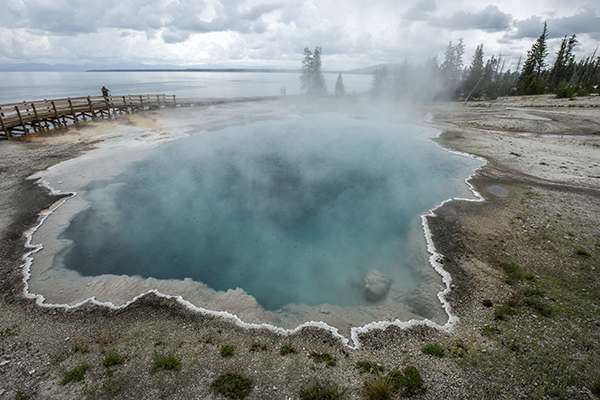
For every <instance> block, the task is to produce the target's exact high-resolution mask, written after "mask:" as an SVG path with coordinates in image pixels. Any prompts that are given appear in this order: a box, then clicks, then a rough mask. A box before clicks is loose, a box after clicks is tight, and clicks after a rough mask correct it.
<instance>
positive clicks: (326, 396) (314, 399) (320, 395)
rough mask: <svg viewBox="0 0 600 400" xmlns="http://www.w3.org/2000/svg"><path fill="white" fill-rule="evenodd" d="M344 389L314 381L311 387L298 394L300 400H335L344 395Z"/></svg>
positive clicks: (325, 382) (324, 382)
mask: <svg viewBox="0 0 600 400" xmlns="http://www.w3.org/2000/svg"><path fill="white" fill-rule="evenodd" d="M346 390H347V389H346V388H342V389H340V387H339V386H338V385H333V384H331V383H329V382H327V381H320V380H318V379H317V380H315V382H314V383H313V385H312V386H311V387H310V388H308V389H305V390H303V391H301V392H300V398H301V399H302V400H336V399H339V398H340V397H342V396H343V395H344V393H346Z"/></svg>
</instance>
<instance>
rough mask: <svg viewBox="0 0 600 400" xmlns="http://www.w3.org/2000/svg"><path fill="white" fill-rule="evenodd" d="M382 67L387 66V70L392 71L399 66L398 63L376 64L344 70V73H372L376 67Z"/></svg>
mask: <svg viewBox="0 0 600 400" xmlns="http://www.w3.org/2000/svg"><path fill="white" fill-rule="evenodd" d="M383 67H387V69H388V71H390V72H391V71H394V70H395V69H396V68H399V67H400V64H377V65H371V66H370V67H365V68H359V69H353V70H350V71H345V72H343V73H345V74H372V73H374V72H375V70H376V69H382V68H383Z"/></svg>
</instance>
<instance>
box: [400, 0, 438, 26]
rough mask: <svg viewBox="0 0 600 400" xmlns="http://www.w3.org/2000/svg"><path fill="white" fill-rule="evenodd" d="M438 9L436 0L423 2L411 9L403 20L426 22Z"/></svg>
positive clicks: (403, 16) (424, 0)
mask: <svg viewBox="0 0 600 400" xmlns="http://www.w3.org/2000/svg"><path fill="white" fill-rule="evenodd" d="M436 9H437V5H436V4H435V0H421V1H419V2H418V3H417V4H416V5H415V6H414V7H411V8H409V9H408V11H406V12H405V13H404V15H402V18H403V19H405V20H408V21H425V20H427V19H429V17H430V14H431V13H432V12H434V11H435V10H436Z"/></svg>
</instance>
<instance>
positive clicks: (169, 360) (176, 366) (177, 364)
mask: <svg viewBox="0 0 600 400" xmlns="http://www.w3.org/2000/svg"><path fill="white" fill-rule="evenodd" d="M174 353H175V352H173V353H171V355H170V356H160V355H159V354H158V352H157V351H156V350H154V357H152V361H153V364H152V370H151V371H150V372H151V373H155V372H156V371H158V370H159V369H161V368H162V369H166V370H174V371H179V370H180V369H181V361H179V360H178V359H177V358H175V356H174Z"/></svg>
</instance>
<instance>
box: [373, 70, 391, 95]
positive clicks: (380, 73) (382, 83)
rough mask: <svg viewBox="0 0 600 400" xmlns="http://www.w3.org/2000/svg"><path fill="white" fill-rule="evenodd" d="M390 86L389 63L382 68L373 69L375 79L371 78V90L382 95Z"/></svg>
mask: <svg viewBox="0 0 600 400" xmlns="http://www.w3.org/2000/svg"><path fill="white" fill-rule="evenodd" d="M389 88H390V74H389V71H388V67H387V65H384V66H383V67H382V68H381V69H376V70H375V71H373V79H372V80H371V90H372V91H373V94H376V95H381V94H384V92H386V90H387V89H389Z"/></svg>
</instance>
